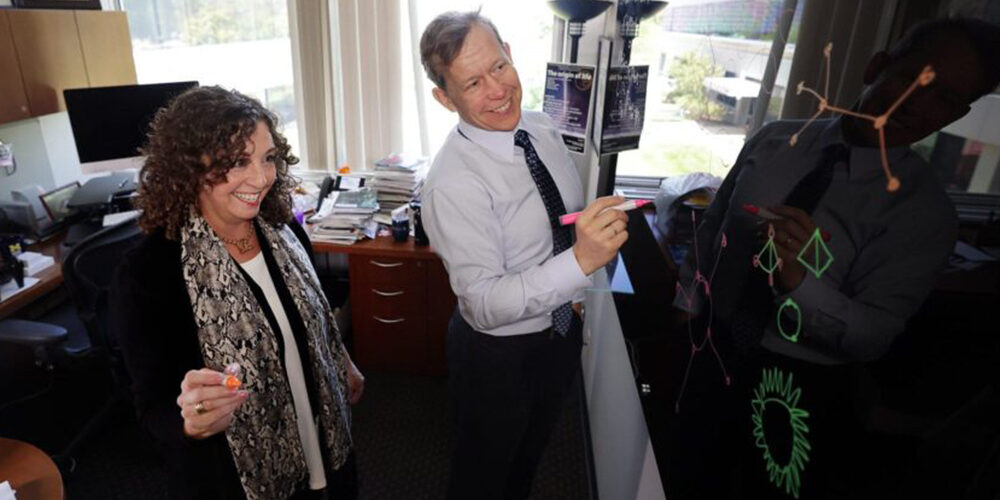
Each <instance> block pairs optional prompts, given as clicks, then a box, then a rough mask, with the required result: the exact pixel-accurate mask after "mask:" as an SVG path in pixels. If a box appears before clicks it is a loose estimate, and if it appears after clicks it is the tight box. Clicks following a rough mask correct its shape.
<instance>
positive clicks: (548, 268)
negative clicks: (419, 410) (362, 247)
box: [421, 111, 591, 336]
mask: <svg viewBox="0 0 1000 500" xmlns="http://www.w3.org/2000/svg"><path fill="white" fill-rule="evenodd" d="M518 129H524V130H525V131H526V132H528V135H529V137H530V138H531V143H532V146H534V148H535V150H536V151H537V152H538V156H539V157H540V158H541V159H542V162H543V163H545V166H546V168H548V170H549V173H550V174H551V175H552V179H553V180H554V181H555V183H556V187H558V188H559V194H560V195H562V199H563V204H564V205H565V206H566V210H567V212H576V211H579V210H582V209H583V186H582V185H581V183H580V176H579V174H578V173H577V171H576V167H575V166H574V165H573V161H572V160H571V159H570V157H569V152H568V151H567V150H566V147H565V146H564V145H563V142H562V138H561V137H560V135H559V132H558V130H556V128H555V126H553V125H552V121H551V120H549V117H548V116H546V115H544V114H542V113H538V112H532V111H525V112H523V114H522V115H521V121H520V123H518V125H517V128H515V129H514V130H511V131H486V130H483V129H480V128H477V127H474V126H472V125H470V124H468V123H465V122H464V121H461V122H460V123H459V124H458V126H457V127H456V128H455V129H454V130H452V132H451V134H450V135H448V138H447V139H446V140H445V142H444V145H443V146H442V147H441V149H440V151H438V154H437V156H436V157H435V158H434V164H433V165H432V166H431V169H430V172H429V173H428V175H427V182H426V184H425V185H424V187H423V190H422V191H421V200H422V201H423V222H424V227H425V228H426V229H427V235H428V236H429V237H430V241H431V245H432V246H433V247H434V250H435V252H437V254H438V255H440V256H441V259H442V261H443V262H444V265H445V267H446V268H447V269H448V277H449V279H450V281H451V288H452V290H454V292H455V295H456V296H457V297H458V305H459V310H460V311H461V313H462V317H463V318H465V320H466V321H468V322H469V325H471V326H472V327H473V328H475V329H476V330H477V331H480V332H483V333H488V334H491V335H501V336H503V335H519V334H525V333H532V332H537V331H541V330H544V329H546V328H548V327H549V326H551V325H552V311H553V310H554V309H555V308H556V307H558V306H560V305H562V304H565V303H566V302H570V301H575V302H579V301H582V300H583V295H584V290H585V289H586V288H587V287H589V286H591V281H590V279H589V278H588V277H587V276H586V275H584V274H583V271H582V270H581V269H580V265H579V264H578V263H577V261H576V258H575V257H574V255H573V252H572V251H570V250H567V251H564V252H562V253H560V254H559V255H556V256H553V255H552V227H551V226H550V225H549V217H548V214H547V213H546V211H545V204H544V203H543V202H542V197H541V195H539V194H538V188H537V187H536V186H535V181H534V180H532V178H531V172H529V170H528V166H527V164H526V163H525V161H524V150H523V149H521V148H520V147H517V146H515V145H514V133H515V132H516V131H517V130H518Z"/></svg>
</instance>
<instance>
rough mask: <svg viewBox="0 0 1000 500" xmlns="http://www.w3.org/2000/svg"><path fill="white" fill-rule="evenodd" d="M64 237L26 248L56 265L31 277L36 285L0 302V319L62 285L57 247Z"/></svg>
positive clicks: (56, 237) (58, 236)
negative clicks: (35, 279)
mask: <svg viewBox="0 0 1000 500" xmlns="http://www.w3.org/2000/svg"><path fill="white" fill-rule="evenodd" d="M65 236H66V235H65V234H59V235H57V236H55V237H53V238H50V239H49V240H47V241H44V242H42V243H36V244H34V245H31V246H30V247H28V250H30V251H32V252H39V253H43V254H45V255H48V256H51V257H52V258H53V259H55V261H56V263H55V264H54V265H51V266H49V267H47V268H45V269H44V270H42V272H40V273H38V274H36V275H34V276H32V278H37V279H38V283H35V285H34V286H32V287H29V288H28V289H27V290H24V291H23V292H21V293H19V294H17V295H14V296H13V297H11V298H9V299H5V300H4V301H2V302H0V319H3V318H6V317H8V316H11V315H13V314H15V313H17V312H18V311H20V310H21V309H23V308H24V307H25V306H27V305H29V304H31V303H33V302H35V301H36V300H38V299H39V298H41V297H42V296H44V295H46V294H48V293H49V292H51V291H53V290H55V289H56V288H59V286H60V285H62V282H63V276H62V258H61V257H62V255H61V253H60V248H59V247H60V245H61V244H62V242H63V239H64V238H65Z"/></svg>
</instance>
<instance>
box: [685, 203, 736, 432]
mask: <svg viewBox="0 0 1000 500" xmlns="http://www.w3.org/2000/svg"><path fill="white" fill-rule="evenodd" d="M691 225H692V226H693V227H694V228H695V234H694V249H693V252H694V256H695V271H694V279H693V280H692V281H691V283H690V284H689V285H688V288H686V289H685V288H684V287H683V286H682V285H681V283H680V281H678V282H677V293H678V294H679V295H680V296H682V297H684V301H685V303H686V304H687V306H688V309H691V307H692V305H693V303H694V296H695V294H696V293H698V290H699V289H701V290H702V291H703V292H704V293H705V299H706V300H707V301H708V314H707V316H705V317H706V318H708V326H707V327H706V329H705V338H704V339H703V340H702V341H701V342H700V343H698V342H695V339H694V327H693V326H691V322H690V321H688V322H687V328H688V338H690V339H691V351H690V355H689V356H688V363H687V368H686V369H685V370H684V379H683V381H682V382H681V388H680V391H679V392H678V393H677V400H676V401H675V402H674V413H680V411H681V399H682V398H683V397H684V389H685V388H687V383H688V376H690V375H691V365H692V364H693V362H694V357H695V356H696V355H697V354H698V353H699V352H701V351H702V350H704V349H705V347H706V346H707V347H708V348H709V349H711V350H712V353H713V354H715V359H716V360H718V361H719V368H720V369H721V370H722V378H723V380H724V381H725V382H726V385H727V386H728V385H730V383H731V382H732V380H731V379H730V378H729V372H727V371H726V365H725V363H723V362H722V356H720V355H719V350H718V349H716V348H715V342H714V341H713V340H712V317H713V314H712V281H713V280H714V279H715V271H716V269H718V267H719V260H720V258H721V257H722V252H723V251H725V249H726V245H727V242H726V233H725V231H724V230H723V231H722V240H721V242H720V246H719V252H718V253H717V254H716V255H715V263H714V264H712V271H711V272H710V273H709V275H708V276H707V277H706V276H705V274H704V273H702V272H701V262H699V260H698V255H699V254H698V229H699V228H698V224H697V221H696V219H695V214H694V212H691Z"/></svg>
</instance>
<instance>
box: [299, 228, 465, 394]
mask: <svg viewBox="0 0 1000 500" xmlns="http://www.w3.org/2000/svg"><path fill="white" fill-rule="evenodd" d="M313 250H314V251H315V252H317V253H321V252H323V253H339V254H346V255H347V256H348V259H347V261H348V273H349V276H350V297H351V326H352V328H353V331H354V348H355V358H356V359H355V361H356V362H357V364H358V366H360V367H361V368H362V369H377V370H383V371H394V372H402V373H415V374H423V375H444V374H445V373H446V363H445V335H446V334H447V332H448V321H449V320H450V319H451V314H452V312H453V311H454V310H455V305H456V303H457V301H456V299H455V295H454V294H453V293H452V291H451V285H450V284H449V283H448V274H447V272H445V269H444V265H443V264H442V263H441V259H440V258H439V257H438V256H437V254H435V253H434V251H433V250H432V249H431V248H430V247H418V246H416V245H414V244H413V238H410V239H408V240H407V241H406V242H403V243H397V242H396V241H394V240H393V239H392V238H391V237H388V236H382V237H378V238H375V239H374V240H364V241H361V242H358V243H355V244H353V245H347V246H345V245H335V244H332V243H323V242H314V243H313Z"/></svg>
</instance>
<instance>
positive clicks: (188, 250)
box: [181, 214, 351, 500]
mask: <svg viewBox="0 0 1000 500" xmlns="http://www.w3.org/2000/svg"><path fill="white" fill-rule="evenodd" d="M258 226H259V227H260V228H261V232H262V233H263V234H264V236H265V238H266V239H267V243H268V245H269V246H270V248H271V252H272V253H273V255H274V260H275V262H277V263H278V267H279V268H280V270H281V277H282V278H283V279H284V281H285V284H286V285H287V287H288V290H289V292H290V293H291V296H292V299H293V300H294V301H295V304H296V306H297V309H298V312H299V315H300V316H301V317H302V321H303V323H305V326H306V330H307V342H308V345H309V349H308V358H307V356H306V353H300V354H302V356H303V360H302V366H303V369H312V371H313V372H312V373H313V380H315V381H316V388H315V389H316V395H317V398H316V399H317V401H316V403H317V406H319V408H315V407H314V408H313V412H314V413H316V414H317V415H318V416H319V423H320V433H321V436H322V437H325V444H326V449H325V450H324V453H325V455H326V462H327V464H328V465H329V466H332V467H333V468H335V469H337V468H340V466H341V465H343V463H344V461H345V460H346V459H347V455H348V452H349V450H350V448H351V435H350V410H349V407H348V403H347V401H348V394H347V365H346V360H345V359H344V356H343V352H344V351H343V344H342V342H341V338H340V332H339V331H338V330H337V327H336V322H334V319H333V314H332V312H331V309H330V305H329V303H327V301H326V297H325V296H324V295H323V291H322V290H321V289H320V285H319V280H318V279H317V277H316V273H315V271H314V270H313V267H312V265H311V263H310V262H309V257H308V254H306V252H305V249H303V248H302V245H301V244H300V243H299V241H298V239H297V238H296V237H295V234H294V233H293V232H292V230H291V229H289V228H288V227H287V226H281V227H280V228H274V227H272V226H270V225H268V224H267V223H264V222H259V224H258ZM181 265H182V267H183V271H184V281H185V283H186V284H187V290H188V297H189V298H190V299H191V307H192V309H193V310H194V318H195V323H196V324H197V325H198V340H199V343H200V344H201V352H202V356H203V357H204V359H205V366H206V367H208V368H211V369H213V370H218V371H222V370H223V368H224V367H225V366H226V365H227V364H229V363H232V362H238V363H239V364H240V366H241V367H242V370H243V371H242V378H243V383H244V386H243V387H244V388H245V389H246V390H248V391H249V392H250V398H248V399H247V401H246V402H245V403H243V405H242V406H241V407H240V409H239V410H237V411H236V413H235V415H234V418H233V421H232V423H231V424H230V426H229V429H228V430H227V431H226V438H227V440H228V441H229V449H230V450H231V451H232V454H233V458H234V460H235V462H236V469H237V471H238V472H239V476H240V481H241V483H242V484H243V490H244V491H245V492H246V495H247V498H248V499H250V500H256V499H268V500H270V499H276V498H287V497H288V496H289V495H291V494H292V493H294V492H295V490H296V488H298V487H300V486H301V485H303V484H304V481H305V480H306V478H307V477H308V474H309V473H308V469H307V466H306V460H305V454H304V452H303V450H302V442H301V440H300V439H299V433H298V427H297V425H296V420H295V409H294V406H293V402H292V392H291V389H290V388H289V385H288V378H287V377H286V374H285V370H284V365H283V364H282V361H281V359H280V358H279V350H278V342H281V341H282V339H281V336H280V332H274V331H272V330H271V326H270V323H268V321H267V317H266V316H265V315H264V312H263V309H262V308H261V305H260V304H259V303H258V302H257V299H256V297H255V296H254V294H253V292H252V291H251V289H250V286H249V284H248V283H247V281H246V279H245V278H244V276H243V273H241V272H240V270H239V267H238V266H239V264H237V263H236V261H234V260H233V259H232V258H231V257H230V255H229V252H227V251H226V248H225V246H224V245H223V244H222V242H220V241H219V239H218V237H217V236H216V234H215V232H214V231H213V230H212V229H211V227H209V225H208V223H207V222H206V221H205V219H204V218H202V217H201V216H200V215H198V214H192V215H191V217H189V219H188V222H187V224H186V225H185V227H184V229H183V230H182V231H181ZM321 443H322V441H321Z"/></svg>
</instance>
